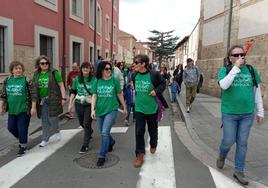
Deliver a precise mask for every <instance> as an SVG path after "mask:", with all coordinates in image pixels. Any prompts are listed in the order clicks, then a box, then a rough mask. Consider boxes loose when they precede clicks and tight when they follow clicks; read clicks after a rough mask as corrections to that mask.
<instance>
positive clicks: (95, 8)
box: [93, 0, 97, 65]
mask: <svg viewBox="0 0 268 188" xmlns="http://www.w3.org/2000/svg"><path fill="white" fill-rule="evenodd" d="M94 27H95V29H94V55H93V59H94V62H93V65H95V62H96V60H97V57H96V52H97V0H94Z"/></svg>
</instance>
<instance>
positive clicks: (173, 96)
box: [169, 78, 181, 103]
mask: <svg viewBox="0 0 268 188" xmlns="http://www.w3.org/2000/svg"><path fill="white" fill-rule="evenodd" d="M169 86H170V89H171V102H172V103H173V102H176V100H177V99H176V94H177V93H179V92H180V90H181V88H180V86H179V84H178V83H177V82H176V80H175V78H172V82H171V83H170V84H169Z"/></svg>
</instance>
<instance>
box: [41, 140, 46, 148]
mask: <svg viewBox="0 0 268 188" xmlns="http://www.w3.org/2000/svg"><path fill="white" fill-rule="evenodd" d="M46 145H48V142H46V141H44V140H43V141H42V142H41V143H40V144H39V147H45V146H46Z"/></svg>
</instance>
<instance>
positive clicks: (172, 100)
mask: <svg viewBox="0 0 268 188" xmlns="http://www.w3.org/2000/svg"><path fill="white" fill-rule="evenodd" d="M176 95H177V92H172V93H171V97H172V98H171V102H176V100H177V99H176Z"/></svg>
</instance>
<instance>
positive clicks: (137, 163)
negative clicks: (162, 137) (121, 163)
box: [134, 153, 144, 168]
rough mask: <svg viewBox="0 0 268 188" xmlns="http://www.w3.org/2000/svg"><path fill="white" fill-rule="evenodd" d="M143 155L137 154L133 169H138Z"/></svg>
mask: <svg viewBox="0 0 268 188" xmlns="http://www.w3.org/2000/svg"><path fill="white" fill-rule="evenodd" d="M143 155H144V154H143V153H138V154H137V157H136V160H135V164H134V167H135V168H140V167H141V165H142V163H143Z"/></svg>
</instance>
